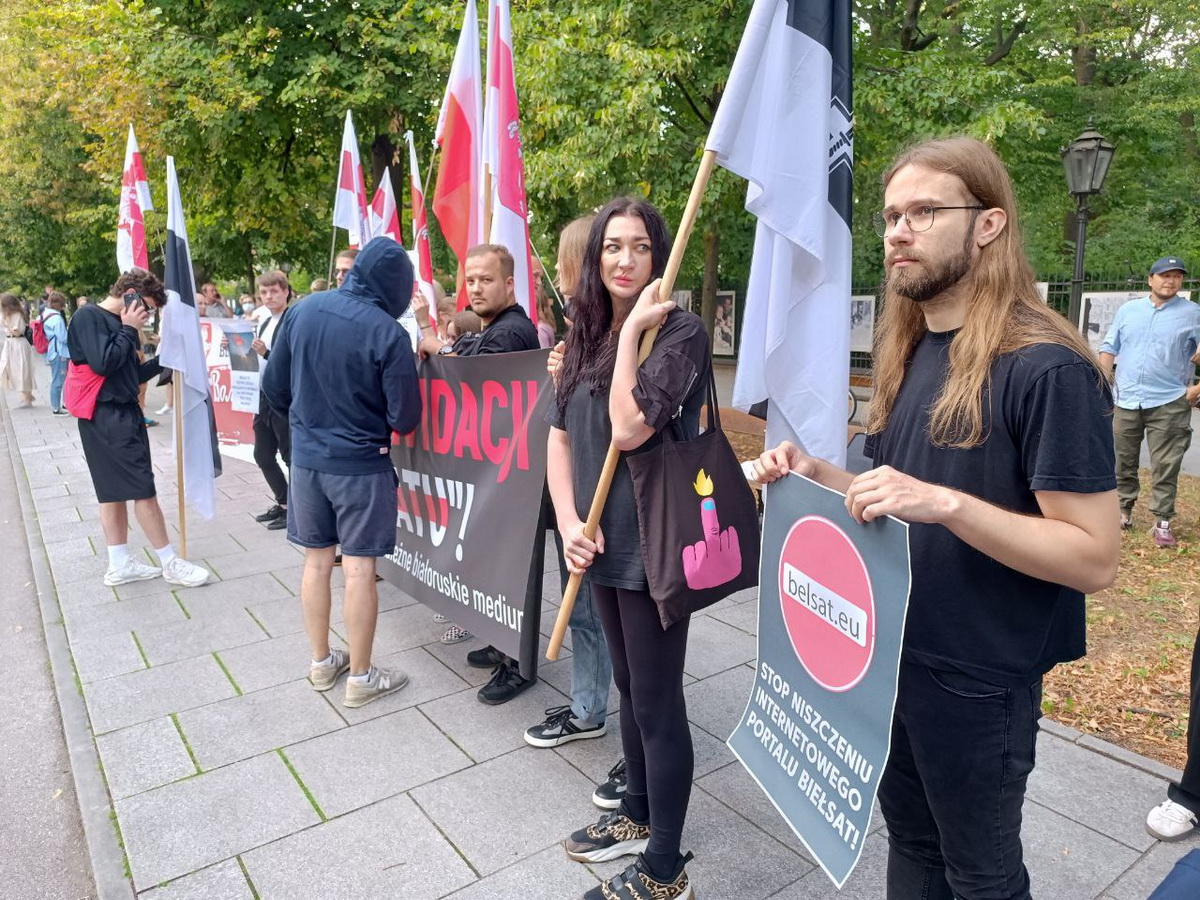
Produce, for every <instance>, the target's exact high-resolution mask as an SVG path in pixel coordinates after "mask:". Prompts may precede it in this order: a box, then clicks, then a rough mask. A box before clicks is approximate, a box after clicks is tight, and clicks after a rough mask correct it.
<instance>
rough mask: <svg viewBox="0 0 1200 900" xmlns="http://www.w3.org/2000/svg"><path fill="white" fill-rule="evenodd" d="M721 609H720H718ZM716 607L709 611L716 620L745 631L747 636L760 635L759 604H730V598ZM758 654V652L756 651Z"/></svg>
mask: <svg viewBox="0 0 1200 900" xmlns="http://www.w3.org/2000/svg"><path fill="white" fill-rule="evenodd" d="M717 606H719V607H720V609H718V608H717ZM717 606H714V607H713V608H712V609H711V610H707V611H706V612H707V613H708V615H709V616H710V617H712V618H714V619H717V620H719V621H721V622H724V623H725V624H726V625H732V626H733V627H734V628H736V629H738V630H739V631H744V632H746V634H750V635H755V636H756V637H757V635H758V604H757V603H745V602H742V603H730V602H729V601H728V598H726V599H725V600H722V601H721V603H719V604H717ZM756 652H757V651H756Z"/></svg>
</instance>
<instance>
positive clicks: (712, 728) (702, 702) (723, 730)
mask: <svg viewBox="0 0 1200 900" xmlns="http://www.w3.org/2000/svg"><path fill="white" fill-rule="evenodd" d="M753 684H754V670H753V669H750V668H748V667H746V666H738V667H737V668H734V669H728V670H726V671H724V672H721V673H719V674H717V675H713V676H712V677H710V678H705V679H702V680H700V681H697V682H695V683H694V684H689V685H688V686H687V687H685V688H684V689H683V694H684V697H686V698H687V705H688V718H689V719H690V720H691V721H692V722H693V723H695V724H696V725H699V726H700V727H701V728H703V729H704V730H705V731H707V732H708V733H709V734H711V735H712V736H713V737H715V738H717V739H718V740H720V741H724V740H726V739H727V738H728V737H729V735H730V734H732V733H733V729H734V728H735V727H736V726H737V723H738V722H739V721H741V718H742V713H743V712H745V710H746V701H747V700H749V699H750V688H751V686H752V685H753Z"/></svg>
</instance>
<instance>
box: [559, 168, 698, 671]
mask: <svg viewBox="0 0 1200 900" xmlns="http://www.w3.org/2000/svg"><path fill="white" fill-rule="evenodd" d="M716 162H717V151H715V150H705V151H704V156H703V158H702V159H701V160H700V169H699V170H698V171H697V172H696V180H695V181H694V182H692V192H691V194H689V195H688V202H687V207H686V208H685V209H684V211H683V221H682V222H680V223H679V231H678V232H676V233H675V243H674V244H672V245H671V256H670V258H669V259H668V260H667V268H666V271H665V272H663V277H662V283H661V284H660V285H659V287H658V299H659V300H660V301H666V300H669V299H671V292H672V291H673V290H674V288H675V279H676V278H677V277H678V276H679V267H680V266H681V265H682V264H683V253H684V251H685V250H686V249H687V244H688V239H689V238H690V237H691V236H692V226H693V225H695V224H696V217H697V215H699V213H700V201H701V199H702V198H703V197H704V190H705V188H706V187H708V179H709V178H710V177H711V176H712V171H713V167H714V166H715V165H716ZM657 337H658V326H657V325H656V326H655V327H653V328H650V329H647V330H646V332H645V333H644V334H643V335H642V340H641V343H640V344H639V345H638V365H641V364H642V363H643V362H645V361H646V357H647V356H649V355H650V348H651V347H653V346H654V339H655V338H657ZM620 459H621V451H620V450H618V449H617V448H616V447H615V446H613V445H612V444H609V445H608V455H607V456H606V457H605V458H604V468H603V469H602V470H601V471H600V481H599V482H597V484H596V493H595V496H593V497H592V506H591V509H590V510H589V511H588V517H587V522H586V523H585V524H584V526H583V533H584V535H585V536H586V537H587V539H588V540H594V539H595V537H596V529H597V528H598V527H600V514H601V513H602V512H604V504H605V503H606V502H607V500H608V491H609V488H611V487H612V480H613V476H614V475H615V474H616V472H617V463H618V462H619V461H620ZM582 579H583V576H582V575H575V574H572V575H571V579H570V580H569V581H568V582H567V589H566V590H565V591H563V598H562V605H561V606H559V608H558V619H557V620H556V621H555V623H554V632H553V633H552V634H551V635H550V646H549V647H548V648H547V649H546V658H547V659H551V660H553V659H558V653H559V651H560V650H561V649H562V642H563V638H564V637H565V636H566V634H567V623H568V622H569V621H570V620H571V610H572V609H573V608H574V606H575V597H576V595H577V594H578V593H579V584H580V582H581V581H582Z"/></svg>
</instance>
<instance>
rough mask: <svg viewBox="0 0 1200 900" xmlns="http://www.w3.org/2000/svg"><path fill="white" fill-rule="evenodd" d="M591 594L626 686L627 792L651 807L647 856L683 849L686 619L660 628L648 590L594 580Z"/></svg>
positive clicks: (616, 674)
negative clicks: (615, 586) (633, 589)
mask: <svg viewBox="0 0 1200 900" xmlns="http://www.w3.org/2000/svg"><path fill="white" fill-rule="evenodd" d="M591 587H592V597H593V598H594V600H595V603H596V610H597V612H599V613H600V621H601V622H602V623H603V625H604V636H605V638H606V639H607V640H608V651H609V654H610V655H611V656H612V670H613V680H614V681H615V682H616V684H617V690H619V691H620V692H621V743H622V745H623V748H624V750H625V765H626V767H627V770H628V773H629V785H628V789H627V793H628V794H631V795H634V796H638V795H642V796H646V797H647V798H648V801H649V809H650V845H649V847H647V848H646V850H647V856H650V855H655V856H657V855H658V854H663V856H662V857H659V858H663V859H665V858H668V857H669V858H670V860H671V861H672V862H673V861H674V859H675V857H676V856H678V854H679V845H680V841H681V839H682V837H683V820H684V818H685V817H686V816H687V807H688V799H689V797H690V796H691V793H692V769H693V763H694V758H693V755H692V732H691V730H690V729H689V727H688V720H687V706H686V705H685V703H684V699H683V659H684V655H685V653H686V651H687V637H688V624H689V621H690V620H689V619H684V620H683V621H682V622H677V623H675V624H674V625H672V626H671V627H670V628H668V629H667V630H666V631H663V627H662V623H661V622H659V619H658V609H657V607H655V605H654V601H653V600H652V599H651V598H650V595H649V594H648V593H646V592H645V591H628V590H625V589H624V588H614V587H608V586H606V585H602V584H596V583H594V582H593V583H592V585H591Z"/></svg>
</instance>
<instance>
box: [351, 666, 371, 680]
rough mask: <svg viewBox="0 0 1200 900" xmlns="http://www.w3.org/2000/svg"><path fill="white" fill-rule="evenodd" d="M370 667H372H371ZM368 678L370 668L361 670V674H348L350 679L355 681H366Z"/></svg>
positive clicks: (369, 676)
mask: <svg viewBox="0 0 1200 900" xmlns="http://www.w3.org/2000/svg"><path fill="white" fill-rule="evenodd" d="M372 668H374V667H372ZM370 678H371V669H367V671H365V672H363V673H362V674H361V675H351V676H350V680H351V681H357V682H360V683H361V682H364V681H368V680H369V679H370Z"/></svg>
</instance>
